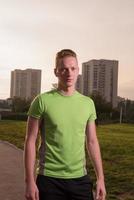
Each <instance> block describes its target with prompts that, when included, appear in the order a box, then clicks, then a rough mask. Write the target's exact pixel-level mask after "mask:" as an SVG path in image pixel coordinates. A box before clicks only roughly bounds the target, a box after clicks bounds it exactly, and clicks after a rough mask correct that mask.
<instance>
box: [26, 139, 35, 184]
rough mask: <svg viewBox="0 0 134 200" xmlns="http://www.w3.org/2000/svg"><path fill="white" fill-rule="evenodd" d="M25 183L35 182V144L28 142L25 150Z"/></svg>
mask: <svg viewBox="0 0 134 200" xmlns="http://www.w3.org/2000/svg"><path fill="white" fill-rule="evenodd" d="M24 165H25V181H26V182H27V183H29V182H33V181H34V167H35V143H34V142H32V141H30V140H26V142H25V149H24Z"/></svg>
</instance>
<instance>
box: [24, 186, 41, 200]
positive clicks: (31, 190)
mask: <svg viewBox="0 0 134 200" xmlns="http://www.w3.org/2000/svg"><path fill="white" fill-rule="evenodd" d="M25 197H26V199H27V200H39V191H38V188H37V185H36V184H35V182H32V183H26V191H25Z"/></svg>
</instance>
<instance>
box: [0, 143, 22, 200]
mask: <svg viewBox="0 0 134 200" xmlns="http://www.w3.org/2000/svg"><path fill="white" fill-rule="evenodd" d="M23 171H24V170H23V151H22V150H20V149H18V148H16V147H15V146H14V145H11V144H10V143H8V142H3V141H1V140H0V200H25V198H24V173H23Z"/></svg>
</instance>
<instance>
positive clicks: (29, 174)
mask: <svg viewBox="0 0 134 200" xmlns="http://www.w3.org/2000/svg"><path fill="white" fill-rule="evenodd" d="M39 122H40V121H39V119H36V118H33V117H28V121H27V130H26V138H25V146H24V166H25V182H26V192H25V196H26V199H31V200H39V195H38V189H37V186H36V183H35V177H34V166H35V157H36V146H35V144H36V139H37V134H38V130H39Z"/></svg>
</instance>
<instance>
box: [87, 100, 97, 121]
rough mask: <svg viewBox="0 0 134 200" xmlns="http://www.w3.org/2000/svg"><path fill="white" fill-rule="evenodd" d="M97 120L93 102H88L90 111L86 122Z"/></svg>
mask: <svg viewBox="0 0 134 200" xmlns="http://www.w3.org/2000/svg"><path fill="white" fill-rule="evenodd" d="M96 119H97V115H96V109H95V105H94V102H93V100H92V99H91V100H90V111H89V118H88V122H90V121H95V120H96Z"/></svg>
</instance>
